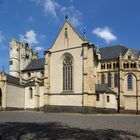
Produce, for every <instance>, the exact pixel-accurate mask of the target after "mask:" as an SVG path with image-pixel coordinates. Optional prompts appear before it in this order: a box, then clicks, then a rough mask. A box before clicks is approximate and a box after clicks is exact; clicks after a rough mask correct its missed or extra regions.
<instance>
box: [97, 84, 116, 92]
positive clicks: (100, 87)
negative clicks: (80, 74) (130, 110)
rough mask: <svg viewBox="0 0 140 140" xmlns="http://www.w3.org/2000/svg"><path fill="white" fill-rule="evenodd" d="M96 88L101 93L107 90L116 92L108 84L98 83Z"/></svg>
mask: <svg viewBox="0 0 140 140" xmlns="http://www.w3.org/2000/svg"><path fill="white" fill-rule="evenodd" d="M95 90H96V92H99V93H102V92H106V93H114V94H115V92H114V91H113V90H111V89H110V88H109V87H108V85H107V84H96V85H95Z"/></svg>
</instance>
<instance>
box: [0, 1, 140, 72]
mask: <svg viewBox="0 0 140 140" xmlns="http://www.w3.org/2000/svg"><path fill="white" fill-rule="evenodd" d="M66 14H67V15H68V17H69V21H70V22H71V24H72V25H73V26H74V27H75V28H76V29H77V30H78V31H79V32H80V33H81V35H82V34H83V32H84V30H85V31H86V34H87V37H88V39H89V40H90V41H91V42H92V43H94V44H95V45H98V46H99V47H105V46H110V45H118V44H121V45H124V46H126V47H129V48H134V49H137V50H140V35H139V32H140V0H0V70H1V69H2V67H3V66H4V67H5V70H6V71H7V72H8V70H9V41H10V39H13V38H14V39H16V40H19V41H23V42H26V41H27V42H28V43H29V44H30V45H31V46H33V48H34V50H37V51H39V54H40V56H41V57H43V51H44V50H47V48H49V47H51V44H52V43H53V41H54V40H55V38H56V36H57V34H58V32H59V30H60V28H61V26H62V25H63V23H64V17H65V15H66Z"/></svg>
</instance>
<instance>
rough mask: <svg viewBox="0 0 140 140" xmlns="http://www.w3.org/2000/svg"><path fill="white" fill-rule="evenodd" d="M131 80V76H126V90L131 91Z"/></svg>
mask: <svg viewBox="0 0 140 140" xmlns="http://www.w3.org/2000/svg"><path fill="white" fill-rule="evenodd" d="M132 80H133V77H132V74H128V75H127V88H128V89H130V90H131V89H132V87H133V82H132Z"/></svg>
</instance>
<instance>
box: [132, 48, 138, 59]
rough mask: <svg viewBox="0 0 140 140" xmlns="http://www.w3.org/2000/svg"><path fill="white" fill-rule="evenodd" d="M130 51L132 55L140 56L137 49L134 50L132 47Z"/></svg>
mask: <svg viewBox="0 0 140 140" xmlns="http://www.w3.org/2000/svg"><path fill="white" fill-rule="evenodd" d="M131 51H132V52H133V54H134V56H135V57H136V58H139V56H140V51H137V50H134V49H131Z"/></svg>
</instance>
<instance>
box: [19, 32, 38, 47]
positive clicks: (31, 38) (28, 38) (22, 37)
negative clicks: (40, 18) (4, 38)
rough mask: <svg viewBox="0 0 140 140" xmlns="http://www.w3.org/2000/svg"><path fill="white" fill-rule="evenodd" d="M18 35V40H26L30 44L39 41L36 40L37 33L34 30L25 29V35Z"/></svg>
mask: <svg viewBox="0 0 140 140" xmlns="http://www.w3.org/2000/svg"><path fill="white" fill-rule="evenodd" d="M19 37H20V41H22V42H27V43H29V44H30V45H35V44H38V43H39V42H38V40H37V34H36V33H35V31H34V30H30V31H27V32H26V33H25V35H22V34H20V35H19Z"/></svg>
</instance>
